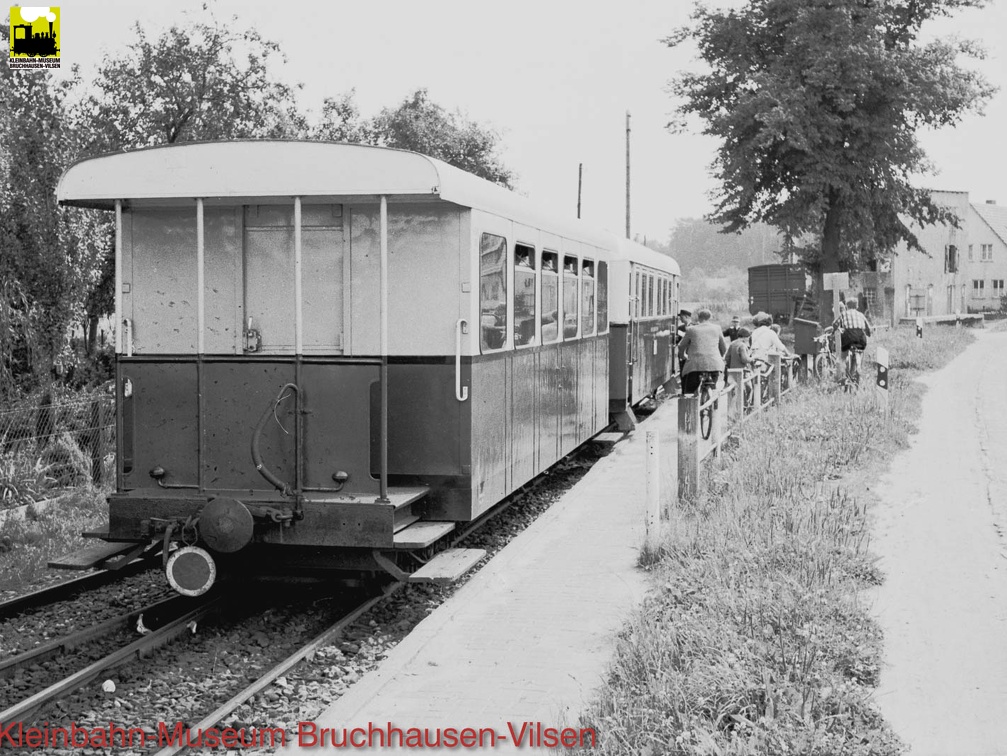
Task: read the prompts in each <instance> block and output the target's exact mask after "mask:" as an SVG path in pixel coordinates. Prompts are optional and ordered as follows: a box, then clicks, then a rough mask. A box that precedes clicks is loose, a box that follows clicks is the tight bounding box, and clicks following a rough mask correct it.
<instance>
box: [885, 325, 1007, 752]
mask: <svg viewBox="0 0 1007 756" xmlns="http://www.w3.org/2000/svg"><path fill="white" fill-rule="evenodd" d="M977 337H978V338H977V340H976V343H975V344H973V345H972V346H970V347H969V348H968V349H967V350H966V351H965V352H964V353H963V354H962V355H960V356H959V357H958V358H957V359H955V360H954V361H953V362H952V363H951V364H950V365H948V366H947V367H946V368H944V369H943V370H941V371H939V372H937V373H933V374H931V375H929V376H928V377H926V378H925V379H923V382H924V383H925V384H926V385H927V387H928V389H927V393H926V395H925V396H924V398H923V411H922V415H921V417H920V420H919V426H920V427H919V433H918V434H917V435H915V436H913V439H912V446H911V448H910V449H909V450H908V451H906V452H903V453H901V454H900V455H898V456H897V457H896V458H895V460H894V461H893V463H892V467H891V471H890V473H889V474H888V475H887V476H886V477H885V478H884V479H883V480H882V482H881V485H880V486H879V488H878V489H877V492H878V493H879V495H880V498H881V501H880V503H879V504H878V506H877V507H876V509H875V513H876V521H875V524H874V531H873V543H872V545H873V550H874V552H875V553H876V554H877V555H878V556H880V557H881V560H880V562H879V566H880V567H881V569H882V571H883V572H884V573H885V575H886V578H885V582H884V584H883V586H882V587H881V588H880V589H878V591H877V592H876V594H875V595H876V603H875V607H874V609H875V615H876V616H877V617H878V619H879V621H880V622H881V625H882V628H883V630H884V633H885V665H884V667H883V669H882V674H881V685H880V687H879V689H878V692H877V696H876V701H877V703H878V706H879V707H880V709H881V712H882V713H883V714H884V716H885V717H886V719H887V720H888V721H889V722H890V723H891V725H892V727H893V728H894V729H895V731H896V732H897V733H898V734H899V736H900V737H902V739H903V740H904V741H906V742H907V743H908V744H909V745H910V746H911V751H910V753H911V754H912V756H931V755H939V756H948V755H951V754H961V755H962V756H966V755H967V756H984V755H985V754H1007V332H1005V331H999V332H989V331H979V332H977Z"/></svg>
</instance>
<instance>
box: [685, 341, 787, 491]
mask: <svg viewBox="0 0 1007 756" xmlns="http://www.w3.org/2000/svg"><path fill="white" fill-rule="evenodd" d="M727 373H728V380H727V385H726V386H725V387H724V388H722V389H720V390H717V391H714V392H712V393H711V395H710V397H709V399H707V401H706V402H705V403H701V400H700V397H699V395H686V396H681V397H679V398H678V494H679V496H691V495H693V494H695V493H696V491H697V489H698V486H699V470H700V466H701V465H702V462H703V460H704V459H706V458H707V457H708V456H710V455H711V454H714V455H716V454H719V453H720V449H721V447H722V446H723V444H724V441H726V440H727V439H728V438H729V437H730V435H731V433H733V432H734V431H735V430H736V429H737V428H738V427H739V426H740V425H741V424H742V423H744V422H745V420H746V419H747V418H749V417H752V416H753V415H755V414H757V413H759V412H761V411H762V410H764V409H766V408H767V407H772V406H773V405H775V404H778V403H779V402H780V399H781V398H782V397H783V396H785V395H786V394H787V393H789V392H790V391H791V390H792V389H793V387H794V385H795V384H796V382H797V373H798V369H797V363H796V362H795V361H794V360H789V359H783V357H781V355H779V354H771V355H769V368H768V370H765V371H762V370H753V371H751V372H750V373H748V374H746V371H744V370H728V371H727Z"/></svg>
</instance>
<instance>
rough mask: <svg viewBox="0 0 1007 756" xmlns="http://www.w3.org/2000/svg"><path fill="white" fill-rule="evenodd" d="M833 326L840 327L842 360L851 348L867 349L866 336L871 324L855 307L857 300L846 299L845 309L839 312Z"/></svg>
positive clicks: (868, 334)
mask: <svg viewBox="0 0 1007 756" xmlns="http://www.w3.org/2000/svg"><path fill="white" fill-rule="evenodd" d="M832 327H833V328H840V329H842V348H843V361H844V362H845V361H846V354H847V353H848V352H849V351H850V349H851V348H856V349H861V350H863V349H867V337H868V336H870V335H871V324H870V323H868V322H867V318H866V317H864V314H863V313H862V312H860V311H859V310H858V309H857V300H856V299H855V298H854V299H847V300H846V310H844V311H843V312H842V313H840V315H839V317H838V318H836V322H835V323H833V324H832Z"/></svg>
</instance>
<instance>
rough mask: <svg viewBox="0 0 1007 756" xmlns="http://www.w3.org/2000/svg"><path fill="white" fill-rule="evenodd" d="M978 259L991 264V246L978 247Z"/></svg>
mask: <svg viewBox="0 0 1007 756" xmlns="http://www.w3.org/2000/svg"><path fill="white" fill-rule="evenodd" d="M979 259H980V260H982V261H983V262H992V260H993V245H992V244H980V245H979Z"/></svg>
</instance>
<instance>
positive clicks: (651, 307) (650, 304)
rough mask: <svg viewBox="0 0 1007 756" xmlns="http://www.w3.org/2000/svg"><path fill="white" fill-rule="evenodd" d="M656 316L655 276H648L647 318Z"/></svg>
mask: <svg viewBox="0 0 1007 756" xmlns="http://www.w3.org/2000/svg"><path fill="white" fill-rule="evenodd" d="M653 314H654V276H652V275H650V274H648V275H647V317H650V316H651V315H653Z"/></svg>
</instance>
